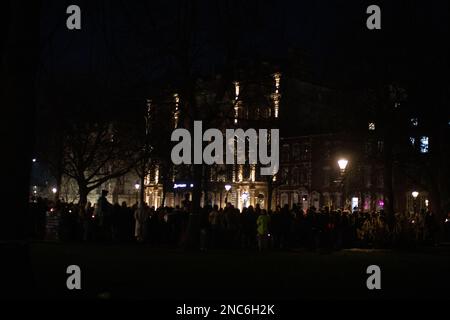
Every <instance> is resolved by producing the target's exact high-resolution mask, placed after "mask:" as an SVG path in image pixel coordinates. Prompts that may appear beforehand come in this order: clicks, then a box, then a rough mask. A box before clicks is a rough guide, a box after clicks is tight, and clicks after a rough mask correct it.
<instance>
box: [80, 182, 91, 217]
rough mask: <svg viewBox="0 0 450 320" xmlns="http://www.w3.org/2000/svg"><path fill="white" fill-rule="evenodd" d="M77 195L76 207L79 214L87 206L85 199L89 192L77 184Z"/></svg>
mask: <svg viewBox="0 0 450 320" xmlns="http://www.w3.org/2000/svg"><path fill="white" fill-rule="evenodd" d="M78 193H79V194H80V200H79V202H78V205H79V207H80V213H83V212H84V209H85V208H86V205H87V197H88V194H89V190H88V188H87V187H86V186H84V185H83V184H82V183H80V182H78Z"/></svg>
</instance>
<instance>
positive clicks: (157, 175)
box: [155, 166, 159, 184]
mask: <svg viewBox="0 0 450 320" xmlns="http://www.w3.org/2000/svg"><path fill="white" fill-rule="evenodd" d="M158 183H159V166H156V169H155V184H158Z"/></svg>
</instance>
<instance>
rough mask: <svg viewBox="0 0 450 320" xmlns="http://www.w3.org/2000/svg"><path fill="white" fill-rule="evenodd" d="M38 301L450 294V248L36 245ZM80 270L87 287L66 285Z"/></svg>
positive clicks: (33, 253)
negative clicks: (369, 282)
mask: <svg viewBox="0 0 450 320" xmlns="http://www.w3.org/2000/svg"><path fill="white" fill-rule="evenodd" d="M31 264H32V268H33V278H34V294H33V296H35V297H38V298H63V299H64V298H69V299H70V298H98V297H103V298H113V299H114V298H117V299H120V298H126V299H134V298H137V299H158V300H159V299H180V300H189V299H206V300H217V299H241V298H245V299H255V300H261V299H277V300H285V299H287V300H292V299H367V298H370V299H378V298H399V299H404V298H415V299H422V298H433V299H434V298H446V299H448V298H449V297H450V289H449V288H450V277H449V274H450V255H449V253H448V250H447V249H445V248H443V249H441V250H432V251H431V252H427V251H422V252H418V251H415V252H398V251H389V250H344V251H339V252H334V253H329V254H320V253H315V252H307V251H304V250H296V251H284V252H274V251H272V252H265V253H258V252H253V251H210V252H206V253H201V252H183V251H181V250H176V249H162V248H151V247H148V246H145V245H102V244H90V245H82V244H48V243H35V244H33V245H32V246H31ZM72 264H75V265H78V266H80V268H81V272H82V290H80V291H76V292H74V291H69V290H67V288H66V279H67V277H68V275H67V274H66V268H67V266H69V265H72ZM372 264H375V265H378V266H380V268H381V273H382V274H381V286H382V289H381V290H379V291H376V292H374V291H369V290H368V289H367V287H366V279H367V277H368V275H367V274H366V268H367V267H368V266H369V265H372Z"/></svg>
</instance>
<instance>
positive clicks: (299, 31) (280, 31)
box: [38, 0, 449, 104]
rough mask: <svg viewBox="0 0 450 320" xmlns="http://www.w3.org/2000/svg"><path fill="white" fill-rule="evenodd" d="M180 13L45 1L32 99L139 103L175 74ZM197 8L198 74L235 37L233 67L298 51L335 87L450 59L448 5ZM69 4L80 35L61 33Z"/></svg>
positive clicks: (152, 4)
mask: <svg viewBox="0 0 450 320" xmlns="http://www.w3.org/2000/svg"><path fill="white" fill-rule="evenodd" d="M184 3H185V1H167V0H164V1H162V0H160V1H125V0H115V1H106V0H103V1H92V0H91V1H70V2H69V1H56V0H48V1H44V7H43V12H42V25H41V29H42V46H43V50H42V58H41V60H42V61H41V68H40V78H39V86H40V87H39V89H38V90H39V93H40V97H41V101H43V102H42V103H44V104H45V103H47V102H46V101H48V100H49V99H53V98H55V97H56V96H57V95H58V94H59V95H61V96H64V97H67V96H70V95H71V94H73V99H80V100H83V99H86V98H88V99H89V100H92V101H96V103H100V102H101V101H99V100H102V99H105V98H104V97H106V96H108V97H109V99H113V100H114V99H116V100H123V101H130V100H133V99H136V101H138V100H140V99H142V96H144V95H145V94H146V92H149V91H150V90H151V88H156V87H158V86H159V85H161V86H164V83H165V82H166V81H167V79H168V78H170V77H171V76H173V77H175V76H176V72H177V67H176V65H174V62H173V58H172V54H173V52H172V51H173V48H174V46H176V40H177V39H178V38H177V27H176V25H177V24H176V22H177V21H178V17H179V13H180V12H182V16H185V13H186V11H183V8H184V7H183V4H184ZM196 3H197V8H196V10H195V23H194V25H195V32H194V34H195V35H196V38H195V39H194V40H192V42H191V45H192V48H193V50H194V51H195V54H196V58H195V59H194V60H193V61H194V69H195V70H196V71H198V72H199V74H201V73H208V72H211V71H213V70H220V68H221V67H222V64H223V61H224V59H225V58H224V56H225V52H226V50H227V44H228V42H227V38H226V37H227V36H230V35H234V36H233V37H232V38H234V40H235V43H234V44H235V45H236V48H237V49H236V51H235V55H236V56H237V57H238V58H242V59H245V58H246V57H256V56H258V57H261V58H264V59H265V58H269V59H284V58H286V57H287V54H288V49H289V48H298V49H301V50H303V51H305V52H306V53H308V55H309V56H310V57H311V64H312V69H313V71H314V72H315V74H316V77H318V79H319V80H320V79H323V80H324V81H325V80H327V81H328V80H330V79H332V80H334V82H338V83H339V82H341V81H343V80H344V79H346V80H349V81H350V82H352V81H353V82H354V83H358V82H359V79H360V78H361V77H363V78H364V77H365V78H370V76H369V74H370V72H373V71H375V72H377V71H379V70H380V68H379V66H380V65H386V61H388V60H389V61H390V64H392V65H394V68H398V69H399V70H404V71H405V72H403V76H405V75H407V73H408V72H411V64H412V63H415V64H416V66H417V64H421V63H422V62H423V63H426V61H421V57H423V59H424V60H426V59H429V52H430V51H439V50H441V48H445V50H447V51H445V50H444V51H443V52H442V53H441V54H442V55H444V54H445V52H447V53H448V47H446V46H448V45H446V43H447V42H448V39H445V37H446V35H448V12H449V10H448V9H449V8H448V6H449V5H448V2H447V1H417V0H412V1H411V0H408V1H406V0H399V1H376V2H373V1H330V0H316V1H308V2H306V1H281V0H278V1H264V2H263V1H256V0H249V1H237V0H232V1H214V0H211V1H206V0H204V1H197V2H196ZM70 4H77V5H79V6H80V7H81V10H82V30H81V31H69V30H67V29H66V27H65V23H66V18H67V14H66V13H65V11H66V8H67V6H68V5H70ZM370 4H378V5H379V6H380V7H381V10H382V30H381V31H369V30H367V29H366V27H365V21H366V18H367V14H366V13H365V11H366V8H367V6H368V5H370ZM436 48H437V49H436ZM170 50H172V51H170ZM175 51H176V50H175ZM55 84H56V85H57V87H58V89H55V86H54V85H55ZM94 89H95V90H94ZM94 92H95V94H94ZM93 95H95V96H96V99H97V100H96V99H92V98H93ZM59 99H60V100H61V97H60V98H59ZM140 101H142V100H140Z"/></svg>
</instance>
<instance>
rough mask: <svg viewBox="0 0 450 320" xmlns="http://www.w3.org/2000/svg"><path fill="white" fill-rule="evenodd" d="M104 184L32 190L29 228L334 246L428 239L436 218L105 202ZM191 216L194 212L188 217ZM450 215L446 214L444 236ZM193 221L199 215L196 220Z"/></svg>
mask: <svg viewBox="0 0 450 320" xmlns="http://www.w3.org/2000/svg"><path fill="white" fill-rule="evenodd" d="M106 196H107V192H106V191H104V192H102V195H101V197H100V198H99V199H98V201H97V203H95V204H94V205H92V204H91V203H87V205H86V206H85V207H84V208H81V209H80V207H79V206H78V205H77V204H68V203H63V202H59V201H58V202H56V203H53V202H51V201H48V200H47V199H41V198H35V199H33V200H32V202H31V204H30V209H31V217H32V219H31V221H32V224H31V226H32V227H31V230H30V232H31V235H32V237H33V238H35V239H42V240H58V241H86V242H95V241H107V242H138V243H147V244H150V245H154V246H165V245H168V246H183V245H185V244H186V243H187V242H188V240H190V241H191V242H192V241H193V242H194V243H195V245H196V246H197V247H198V248H200V249H202V250H207V249H225V248H233V249H239V248H241V249H255V250H261V251H262V250H267V249H287V248H307V249H310V250H339V249H342V248H352V247H363V248H385V247H396V246H410V245H416V244H434V243H435V242H436V237H437V233H438V232H439V226H438V225H437V223H436V221H435V219H434V217H433V215H432V213H431V212H430V211H425V210H421V211H420V212H417V213H416V214H412V213H407V214H400V213H397V214H391V215H389V214H385V213H384V212H383V211H382V210H381V211H378V212H370V213H369V212H362V211H358V210H357V208H354V211H353V212H349V211H341V210H330V209H329V208H328V207H324V208H322V209H321V210H318V209H316V208H314V207H310V208H309V209H308V210H306V211H304V210H302V209H301V208H300V207H299V206H296V205H294V206H293V207H292V208H289V207H288V206H287V205H286V206H284V207H282V208H281V207H280V206H278V207H277V208H276V210H274V211H267V210H265V209H262V208H260V207H259V206H258V205H257V206H256V207H252V206H249V207H248V208H243V209H242V211H240V210H239V209H237V208H235V207H234V206H233V205H231V204H230V203H227V204H226V206H225V208H218V206H217V205H214V206H205V207H203V208H201V209H200V212H199V213H198V215H195V217H194V215H193V212H191V211H192V210H190V209H191V203H190V202H189V200H188V199H185V200H184V201H183V204H182V205H181V206H177V207H175V208H172V207H160V208H154V207H149V206H148V205H147V204H145V203H144V204H143V205H142V206H137V205H136V204H135V205H133V206H131V207H130V206H128V205H127V203H126V202H123V203H122V204H121V205H119V204H117V203H116V204H111V203H109V202H108V200H107V198H106ZM193 218H195V219H193ZM449 218H450V217H447V219H445V221H444V228H445V234H446V235H445V236H446V238H447V240H448V239H450V219H449ZM193 221H198V223H196V224H194V223H193Z"/></svg>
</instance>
